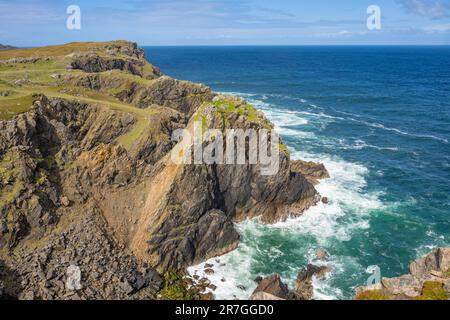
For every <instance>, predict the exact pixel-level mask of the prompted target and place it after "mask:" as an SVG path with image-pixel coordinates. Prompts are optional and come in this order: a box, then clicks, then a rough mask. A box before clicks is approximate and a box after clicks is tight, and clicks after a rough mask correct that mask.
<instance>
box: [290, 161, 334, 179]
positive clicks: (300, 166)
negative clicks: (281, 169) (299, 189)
mask: <svg viewBox="0 0 450 320" xmlns="http://www.w3.org/2000/svg"><path fill="white" fill-rule="evenodd" d="M291 171H292V172H298V173H301V174H302V175H303V176H305V178H306V179H307V180H308V181H309V182H311V183H312V184H317V183H318V180H321V179H327V178H329V177H330V174H329V173H328V170H327V169H326V168H325V165H323V164H322V163H316V162H308V161H303V160H292V161H291Z"/></svg>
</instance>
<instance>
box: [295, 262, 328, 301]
mask: <svg viewBox="0 0 450 320" xmlns="http://www.w3.org/2000/svg"><path fill="white" fill-rule="evenodd" d="M330 272H331V269H330V268H329V267H325V266H320V267H319V266H314V265H312V264H308V266H307V267H306V268H303V269H302V270H301V271H300V272H299V274H298V275H297V280H296V284H295V292H296V293H297V294H298V295H299V296H300V298H301V300H311V299H312V298H313V296H314V287H313V283H312V281H313V277H314V276H315V277H317V278H323V277H325V276H326V274H327V273H330Z"/></svg>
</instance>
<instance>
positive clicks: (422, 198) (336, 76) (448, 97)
mask: <svg viewBox="0 0 450 320" xmlns="http://www.w3.org/2000/svg"><path fill="white" fill-rule="evenodd" d="M144 49H145V52H146V55H147V58H148V59H149V60H150V62H151V63H153V64H155V65H157V66H158V67H160V68H161V70H162V72H163V73H165V74H167V75H169V76H172V77H175V78H178V79H185V80H190V81H194V82H201V83H205V84H207V85H209V86H210V87H211V88H212V89H213V90H215V91H217V92H222V93H229V94H234V95H238V96H242V97H244V98H245V99H247V100H248V101H249V102H250V103H252V104H253V105H254V106H255V107H256V108H257V109H259V110H262V111H263V112H264V113H265V114H266V116H267V117H268V118H269V119H270V120H271V121H272V122H273V123H274V124H275V126H276V128H277V130H278V132H279V133H280V135H281V137H282V139H283V141H284V142H285V143H286V144H287V145H288V147H289V150H290V152H291V157H292V158H293V159H304V160H311V161H318V162H322V163H324V164H325V166H326V167H327V169H328V170H329V172H330V174H331V178H330V179H327V180H324V181H322V182H321V183H320V184H319V185H318V186H317V189H318V191H319V192H320V193H321V194H322V196H325V197H328V198H329V199H330V204H329V205H323V204H319V205H318V206H316V207H314V208H311V209H310V210H308V211H307V212H306V213H305V214H304V215H303V216H302V217H300V218H297V219H290V220H288V221H286V222H283V223H278V224H276V225H271V226H267V225H263V224H261V223H259V222H258V220H251V221H245V222H243V223H240V224H239V225H237V228H238V230H239V232H240V234H241V236H242V242H241V244H240V246H239V248H238V249H237V250H235V251H234V252H231V253H229V254H227V255H225V256H222V257H219V258H216V259H211V261H209V263H212V264H214V270H215V273H214V275H211V276H208V278H210V280H211V281H212V282H213V283H214V284H215V285H217V286H218V288H217V290H216V291H215V292H214V293H215V295H216V298H218V299H234V298H241V299H245V298H248V297H249V296H250V294H251V293H252V291H253V290H254V288H255V287H256V283H255V282H254V281H253V279H254V278H256V277H257V276H260V275H262V276H266V275H270V274H272V273H274V272H277V273H279V274H280V275H281V277H282V279H283V280H284V281H285V282H287V283H288V284H289V285H290V286H293V285H294V284H295V278H296V276H297V273H298V271H299V270H300V269H301V268H303V267H304V266H306V265H307V264H308V263H311V262H313V263H317V261H315V252H316V250H317V249H321V248H323V249H326V250H327V251H328V252H329V253H330V260H329V262H327V263H326V264H327V265H329V266H331V268H332V273H331V274H330V275H329V276H328V277H327V278H326V279H323V280H315V283H314V284H315V298H316V299H351V298H352V297H353V296H354V288H355V287H357V286H360V285H364V284H365V283H366V281H367V278H368V277H369V274H368V273H366V269H367V267H369V266H372V265H377V266H379V267H380V269H381V274H382V276H383V277H394V276H400V275H402V274H405V273H407V272H408V264H409V262H410V261H412V260H414V259H416V258H418V257H420V256H421V255H423V254H426V253H427V252H429V251H430V250H431V249H432V248H435V247H438V246H449V245H450V47H449V46H443V47H433V46H428V47H426V46H374V47H372V46H367V47H365V46H279V47H270V46H259V47H258V46H249V47H245V46H242V47H238V46H236V47H232V46H231V47H145V48H144ZM190 272H191V273H194V272H197V273H198V274H200V275H201V274H202V272H203V264H202V265H200V266H194V267H192V268H190ZM238 286H243V287H241V288H238ZM244 289H245V290H244Z"/></svg>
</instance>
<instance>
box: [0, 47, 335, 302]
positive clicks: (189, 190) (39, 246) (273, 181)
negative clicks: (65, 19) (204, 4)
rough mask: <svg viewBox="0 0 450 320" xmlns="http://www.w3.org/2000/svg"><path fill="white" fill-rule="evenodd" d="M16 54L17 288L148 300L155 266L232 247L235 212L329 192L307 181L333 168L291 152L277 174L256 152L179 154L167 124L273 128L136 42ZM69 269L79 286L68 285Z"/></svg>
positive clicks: (1, 199)
mask: <svg viewBox="0 0 450 320" xmlns="http://www.w3.org/2000/svg"><path fill="white" fill-rule="evenodd" d="M11 52H14V57H12V56H9V55H8V54H7V52H2V53H0V60H1V61H0V62H1V63H2V64H6V65H8V67H9V69H8V70H9V71H8V74H2V73H1V72H0V80H2V82H0V92H9V93H8V97H7V98H5V97H3V98H2V97H0V106H1V105H2V103H3V104H4V106H5V110H7V111H5V112H0V192H1V193H0V234H1V237H0V259H1V260H4V264H5V266H7V268H8V270H12V271H11V272H12V273H9V274H14V279H16V281H17V283H18V285H17V286H16V288H17V290H16V292H8V294H9V295H11V296H14V297H18V298H20V299H72V298H73V299H78V298H80V299H84V298H86V299H122V298H152V297H155V295H156V293H157V292H158V291H159V290H160V289H161V286H162V285H163V284H162V280H161V277H160V276H159V275H158V274H157V272H159V273H166V272H167V271H169V270H176V271H179V272H183V270H184V269H185V268H186V267H187V266H190V265H192V264H196V263H199V262H201V261H204V260H206V259H208V258H211V257H214V256H218V255H222V254H224V253H226V252H229V251H231V250H233V249H234V248H236V246H237V245H238V243H239V234H238V233H237V232H236V230H235V229H234V226H233V223H234V222H236V221H239V220H241V219H246V218H252V217H256V216H260V217H261V219H262V221H263V222H265V223H272V222H276V221H280V220H284V219H286V218H287V217H289V216H296V215H301V214H302V213H303V212H304V210H306V209H307V208H309V207H310V206H312V205H314V204H316V203H317V202H318V201H319V200H320V195H319V194H318V193H317V191H316V190H315V188H314V186H313V184H312V183H311V182H315V180H314V181H313V180H311V177H314V179H318V178H321V177H324V176H325V174H324V170H325V169H323V168H322V167H317V169H318V170H319V171H320V173H317V172H316V173H315V172H314V168H311V167H310V166H306V167H307V168H308V169H304V168H305V166H301V168H303V169H301V170H300V169H299V165H295V163H294V165H293V164H292V162H291V160H290V157H289V153H288V152H287V150H286V149H285V148H281V149H282V152H280V154H279V158H277V160H278V163H279V170H278V171H277V172H276V173H275V174H273V175H263V174H262V173H261V172H262V170H261V166H259V165H258V164H252V163H250V161H249V155H248V153H247V154H246V158H245V162H244V164H239V165H225V164H216V163H213V164H206V163H204V164H185V163H174V162H173V161H172V159H171V156H172V151H173V150H178V149H177V148H179V147H180V146H182V144H181V143H182V142H177V141H174V140H172V134H173V133H174V132H175V130H177V129H186V130H187V131H188V132H189V131H190V130H192V128H193V126H194V123H195V122H197V121H200V122H201V124H202V126H204V127H205V129H210V128H213V129H217V130H219V131H221V132H224V133H225V132H226V130H227V129H232V128H238V129H242V130H247V129H255V130H260V129H263V128H264V129H267V130H269V131H271V130H273V126H272V124H271V123H270V122H269V121H268V120H267V119H266V118H265V117H264V115H263V114H261V113H259V112H257V111H256V110H255V109H254V108H253V107H252V106H250V105H249V104H247V103H246V102H245V101H244V100H241V99H238V98H234V97H224V96H220V95H217V94H215V93H214V92H212V91H211V90H210V89H209V88H208V87H206V86H204V85H200V84H194V83H190V82H187V81H179V80H175V79H171V78H170V77H167V76H164V75H162V74H161V72H160V71H159V70H158V69H157V68H156V67H154V66H152V65H151V64H149V63H148V62H147V61H146V60H145V58H144V53H143V51H142V50H141V49H139V48H137V46H136V44H133V43H128V42H124V41H118V42H109V43H73V44H68V45H65V46H53V47H45V48H39V49H33V50H14V51H11ZM36 61H39V62H40V63H39V64H35V63H34V62H36ZM29 65H33V68H38V67H36V65H38V66H39V68H42V69H40V70H41V74H38V75H37V76H35V74H36V71H34V73H33V74H28V73H27V71H26V70H27V67H28V66H29ZM15 68H16V69H15ZM14 70H16V71H14ZM43 79H44V80H43ZM19 82H20V84H19ZM30 92H37V93H38V94H34V95H32V96H31V95H30ZM2 99H3V100H2ZM10 101H13V102H14V103H10ZM18 106H20V107H18ZM229 147H230V146H227V148H229ZM180 150H183V149H180ZM183 152H186V153H187V152H188V151H182V153H183ZM302 170H303V171H302ZM325 171H326V170H325ZM302 172H303V173H302ZM305 174H306V175H307V176H306V177H305ZM71 265H76V266H78V267H79V268H80V271H81V274H82V281H81V285H82V289H80V290H78V291H73V290H69V289H67V288H66V286H65V285H64V281H65V279H66V278H67V275H66V271H67V268H68V267H70V266H71ZM0 280H2V279H1V278H0ZM6 290H7V291H8V290H9V291H11V289H8V288H6Z"/></svg>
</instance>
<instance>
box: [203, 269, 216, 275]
mask: <svg viewBox="0 0 450 320" xmlns="http://www.w3.org/2000/svg"><path fill="white" fill-rule="evenodd" d="M205 274H207V275H212V274H214V270H213V269H205Z"/></svg>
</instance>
